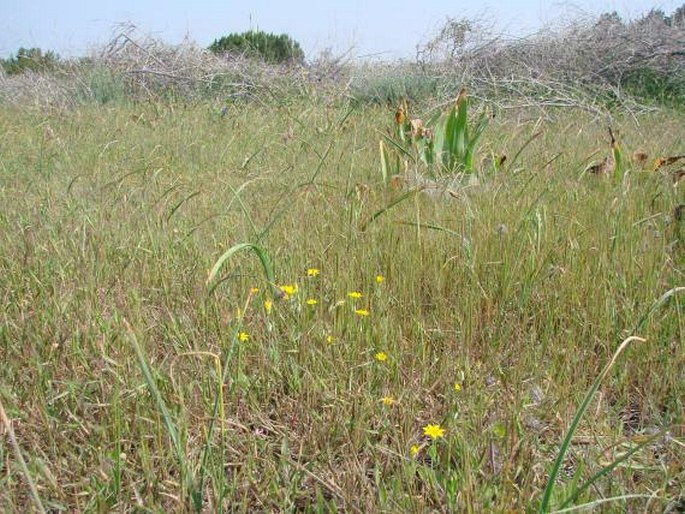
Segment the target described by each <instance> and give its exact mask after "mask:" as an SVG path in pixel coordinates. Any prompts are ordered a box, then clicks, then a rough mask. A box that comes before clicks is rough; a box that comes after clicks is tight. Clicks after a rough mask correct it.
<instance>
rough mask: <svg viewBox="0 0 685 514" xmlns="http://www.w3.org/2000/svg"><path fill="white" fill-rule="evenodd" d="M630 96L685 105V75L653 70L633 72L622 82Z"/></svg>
mask: <svg viewBox="0 0 685 514" xmlns="http://www.w3.org/2000/svg"><path fill="white" fill-rule="evenodd" d="M621 86H622V87H623V88H624V89H625V90H626V91H627V92H628V93H630V94H632V95H634V96H636V97H638V98H641V99H644V100H650V101H654V102H657V103H661V104H665V105H671V106H678V105H685V74H683V73H676V74H671V73H662V72H659V71H657V70H654V69H651V68H643V69H639V70H633V71H631V72H629V73H627V74H626V75H625V76H624V77H623V79H622V80H621Z"/></svg>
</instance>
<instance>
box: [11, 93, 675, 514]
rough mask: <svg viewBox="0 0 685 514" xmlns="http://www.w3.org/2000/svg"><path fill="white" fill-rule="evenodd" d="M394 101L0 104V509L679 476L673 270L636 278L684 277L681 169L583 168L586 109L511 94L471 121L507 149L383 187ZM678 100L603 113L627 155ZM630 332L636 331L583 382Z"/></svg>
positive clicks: (666, 486)
mask: <svg viewBox="0 0 685 514" xmlns="http://www.w3.org/2000/svg"><path fill="white" fill-rule="evenodd" d="M393 113H394V106H390V107H357V108H354V109H353V110H352V111H350V107H349V106H348V105H340V106H337V107H334V106H331V105H319V104H317V103H315V102H312V103H306V102H295V101H293V102H285V101H283V102H280V103H279V105H257V104H245V105H243V106H233V107H231V108H230V109H229V111H228V113H227V115H226V116H225V117H224V118H221V117H220V116H219V115H218V113H217V112H216V109H215V108H213V107H212V106H210V105H205V104H198V105H195V106H187V107H174V106H172V105H162V104H150V105H145V104H140V105H132V104H131V105H117V106H113V105H110V104H106V105H103V106H97V107H96V106H85V107H81V108H79V109H74V110H70V111H54V112H51V113H48V114H46V113H44V112H38V111H34V110H29V109H27V110H21V109H18V108H9V107H2V108H1V109H0V131H1V133H2V134H3V135H4V136H3V138H1V139H0V202H1V205H2V206H3V207H2V209H1V210H0V292H1V293H2V298H3V302H2V304H3V311H2V317H1V318H0V362H2V365H1V366H0V401H1V403H2V406H3V407H4V411H5V412H6V416H7V417H8V418H9V419H11V429H12V430H11V432H10V431H8V430H7V429H6V428H5V427H4V426H3V427H2V428H1V429H0V434H3V435H2V438H1V439H0V461H1V462H2V463H3V467H2V473H0V510H2V511H3V512H25V511H26V510H30V509H38V504H39V502H40V503H42V505H43V506H44V508H45V509H46V510H48V511H49V510H57V511H59V510H64V511H68V512H74V511H98V512H100V511H103V512H105V511H124V512H133V511H136V512H182V511H188V510H191V509H193V508H195V507H198V506H200V507H201V508H203V509H204V510H206V511H210V512H214V511H220V510H223V511H235V512H260V511H270V512H274V511H298V510H304V511H312V512H332V511H339V512H355V511H356V512H374V511H383V512H426V511H430V510H431V509H433V510H438V511H455V512H490V511H492V512H504V511H512V510H513V511H534V510H536V509H538V508H541V510H545V509H547V508H549V509H550V510H554V509H555V508H559V507H560V506H561V504H562V503H564V502H565V500H566V499H568V498H570V497H572V496H573V495H574V493H575V491H580V494H578V495H577V497H576V498H575V499H574V501H573V504H575V505H580V504H585V503H592V502H595V504H596V505H600V506H602V508H606V509H616V510H617V511H624V510H626V511H643V510H650V509H652V510H656V511H660V510H663V509H664V508H666V506H667V505H668V504H669V503H673V502H675V501H676V500H677V498H678V497H679V496H680V497H681V498H682V495H683V490H682V485H680V484H682V483H684V482H685V473H684V472H683V464H684V459H683V444H684V442H685V441H684V439H683V424H684V420H683V413H684V409H683V403H682V398H683V395H684V394H683V393H684V392H685V390H684V387H683V383H684V381H683V378H684V376H685V361H684V360H683V355H685V351H684V348H683V341H685V337H684V333H685V315H684V314H683V296H682V294H681V295H678V294H672V295H670V296H668V297H667V301H666V300H664V301H662V302H660V303H658V304H655V302H657V301H658V300H659V299H660V298H663V295H664V294H665V293H667V291H669V290H672V289H674V288H676V287H681V286H683V285H684V284H683V282H684V279H683V263H684V259H683V256H684V251H683V241H682V240H680V239H679V238H680V237H681V236H682V234H683V230H682V227H680V226H679V225H678V222H675V221H674V220H673V219H672V217H671V213H672V212H673V208H674V207H675V206H676V205H678V204H681V203H685V198H684V196H683V186H682V184H681V185H680V186H678V187H674V186H673V184H672V181H671V180H670V178H669V177H668V176H667V172H666V171H660V172H657V173H652V172H639V171H631V165H630V163H629V162H628V161H627V160H625V159H624V163H623V167H624V169H626V170H628V173H627V175H625V176H624V178H623V179H622V180H621V181H618V182H616V181H614V180H612V179H609V178H603V177H595V176H587V175H584V174H583V170H584V169H585V168H586V167H587V164H588V162H589V161H590V160H592V159H595V158H597V155H598V154H596V153H595V151H596V150H600V151H601V152H604V153H608V152H609V151H610V149H609V148H608V146H607V144H606V143H599V144H598V143H597V141H605V140H606V139H607V137H606V127H605V126H603V125H601V124H598V123H596V122H595V121H593V120H591V119H590V118H588V117H586V115H584V114H582V113H579V112H573V111H559V112H556V113H552V114H553V116H550V120H551V121H546V122H541V123H538V122H537V120H535V119H533V118H528V114H530V116H534V114H533V113H525V112H520V113H515V114H512V115H511V116H509V117H505V118H498V119H496V120H493V121H492V122H491V123H490V125H489V126H488V128H487V129H486V130H485V132H484V134H483V137H482V139H481V141H480V144H481V146H480V148H481V150H482V153H481V154H480V155H479V156H477V159H476V163H478V162H479V161H478V158H479V157H480V156H482V155H486V154H488V153H493V154H497V155H500V154H506V155H507V156H509V157H510V158H511V157H512V156H514V155H516V154H517V152H518V151H519V150H520V149H522V148H523V150H522V151H521V153H520V155H518V156H517V158H516V159H515V162H514V163H510V164H509V165H507V164H505V165H504V166H503V167H502V168H501V169H500V171H499V172H497V173H488V174H487V175H485V176H483V178H482V179H481V180H480V182H479V183H478V184H477V185H476V186H469V187H467V188H466V189H464V190H463V191H460V193H459V194H458V195H457V196H458V198H453V197H451V196H448V195H444V196H443V195H434V196H431V195H428V194H426V193H425V192H418V193H416V194H410V195H408V196H406V197H405V198H404V199H403V200H401V201H397V200H398V198H400V197H401V196H402V195H405V194H406V193H407V192H406V191H402V190H393V189H392V188H390V187H388V186H387V185H386V184H385V183H384V181H383V178H382V175H381V166H380V161H379V157H378V141H379V131H381V132H386V131H387V130H389V129H392V123H393ZM527 119H530V121H526V120H527ZM683 121H684V120H683V118H682V115H681V114H678V113H673V112H669V111H663V112H660V113H658V114H654V115H652V116H644V117H642V118H640V119H639V122H640V123H639V125H636V124H635V123H634V121H633V120H632V118H628V117H625V118H621V117H620V116H618V117H617V118H616V119H615V120H614V125H613V126H614V130H615V131H617V132H618V134H620V136H619V139H620V143H621V148H622V151H623V153H624V156H628V155H630V154H631V153H632V151H633V150H636V149H641V150H645V151H647V152H648V153H649V154H650V156H653V157H657V156H664V155H677V154H679V153H683V141H684V138H685V131H684V130H683V126H685V124H684V123H683ZM48 127H49V128H48ZM538 130H542V135H540V136H539V137H534V138H533V137H532V136H533V135H534V134H535V133H536V132H537V131H538ZM601 156H602V157H603V154H602V155H601ZM379 213H382V215H381V214H379ZM680 223H682V221H681V222H680ZM238 250H253V251H238ZM222 256H223V260H221V259H222ZM215 265H216V266H215ZM308 268H317V269H320V274H319V275H318V276H308V275H307V273H306V271H307V269H308ZM210 272H211V277H210ZM272 274H273V277H274V278H273V279H272V278H270V277H271V276H272ZM379 275H380V276H382V277H383V280H382V281H381V282H380V283H379V282H378V280H377V278H376V277H377V276H379ZM209 278H211V280H208V279H209ZM272 282H273V283H272ZM282 285H297V286H298V290H297V292H296V294H294V295H291V296H290V297H282V296H283V294H282V293H279V291H280V289H279V287H280V286H282ZM253 288H255V289H258V291H254V290H253ZM352 291H359V292H361V293H362V295H363V296H362V297H361V298H359V299H354V298H351V297H349V296H348V293H349V292H352ZM274 293H275V294H274ZM307 299H314V300H316V301H317V303H316V304H315V305H308V304H307V303H306V300H307ZM343 300H344V303H342V301H343ZM265 302H272V304H268V305H269V306H270V310H269V311H267V309H266V308H265ZM655 305H657V307H654V306H655ZM360 309H364V310H367V311H368V312H369V315H368V316H363V315H360V314H358V313H356V312H355V311H357V310H360ZM239 332H244V333H245V334H247V335H248V336H249V339H248V340H247V341H243V342H240V340H239V337H238V334H239ZM328 336H332V340H331V341H330V342H329V337H328ZM631 336H637V337H641V338H644V339H646V342H644V343H642V342H640V343H636V344H633V345H631V346H629V347H628V348H627V349H626V350H625V351H624V352H623V354H622V355H621V356H620V357H619V358H618V359H617V361H616V362H615V364H614V365H613V367H611V368H610V370H608V371H607V374H606V376H604V377H603V380H602V381H601V384H600V383H599V382H596V380H597V379H598V377H599V376H600V374H601V373H602V370H603V369H604V368H605V366H606V364H607V362H609V361H610V360H611V358H612V356H613V355H614V353H615V352H616V350H617V348H618V346H619V345H620V343H621V341H623V340H625V339H626V338H628V337H631ZM379 352H384V353H385V354H387V356H388V359H387V360H385V361H379V360H378V359H377V358H376V357H375V356H376V354H377V353H379ZM455 384H459V386H460V390H459V391H456V390H455ZM593 384H594V385H596V386H597V390H596V393H595V394H594V397H593V399H592V401H591V402H590V403H589V404H587V405H585V404H584V405H583V408H587V411H585V415H584V416H583V417H582V419H581V418H580V416H579V417H578V418H577V419H576V420H574V416H575V414H576V412H578V408H579V406H580V405H581V403H583V399H584V398H586V393H587V391H588V390H590V388H591V387H593ZM384 397H389V398H392V399H393V400H394V403H392V405H385V404H384V403H383V401H382V399H383V398H384ZM582 412H583V411H581V413H582ZM572 421H577V425H576V424H574V426H573V428H574V430H573V431H572V436H573V437H570V438H569V439H568V440H567V441H564V436H565V435H566V434H567V433H569V427H570V425H571V423H572ZM429 424H439V425H440V426H441V427H442V428H444V430H445V435H444V437H442V438H438V439H436V440H435V441H429V440H427V439H426V438H425V436H424V435H423V427H425V426H426V425H429ZM659 430H665V431H668V433H669V436H668V437H666V438H665V439H664V438H657V439H656V440H655V442H654V443H653V444H649V445H646V446H645V447H644V448H643V449H640V450H639V451H636V452H635V453H633V454H632V455H630V456H629V457H628V458H624V459H623V460H622V461H621V462H620V463H619V464H618V465H616V466H615V467H614V468H613V469H611V471H609V472H606V473H603V474H602V473H601V470H602V469H603V468H605V467H606V466H607V465H610V463H611V462H612V461H616V460H617V459H620V458H621V457H622V456H623V455H625V454H626V452H630V451H631V450H632V449H634V448H635V447H636V446H638V445H640V444H642V443H643V442H644V441H645V438H646V437H649V436H650V434H652V433H653V432H658V431H659ZM5 434H7V435H5ZM10 435H11V437H9V436H10ZM562 442H565V443H566V442H567V443H568V447H567V448H566V449H565V458H563V459H561V460H560V464H559V466H554V464H555V460H556V459H557V456H558V455H559V454H560V447H561V445H562ZM15 443H16V444H15ZM413 446H415V448H414V449H415V450H416V449H418V453H416V455H412V447H413ZM18 451H19V452H20V453H21V457H22V458H19V456H18V455H17V452H18ZM22 459H23V461H25V467H24V465H23V464H22ZM553 466H554V467H553ZM551 472H552V473H553V474H556V482H555V484H554V487H551V488H547V490H548V491H549V493H547V494H548V496H545V503H544V504H542V503H541V502H542V501H543V495H545V488H546V485H547V478H548V476H549V474H550V473H551ZM598 473H600V475H599V476H598V477H597V475H598ZM595 477H597V478H596V480H595V481H594V483H593V485H592V487H589V488H585V489H582V487H583V484H584V483H586V482H587V481H588V480H590V479H593V480H594V479H595ZM32 488H33V489H32ZM36 496H37V497H38V500H37V499H36ZM610 499H611V500H610ZM681 501H682V500H681ZM547 502H548V503H547ZM567 506H568V505H567Z"/></svg>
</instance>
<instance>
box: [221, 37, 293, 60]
mask: <svg viewBox="0 0 685 514" xmlns="http://www.w3.org/2000/svg"><path fill="white" fill-rule="evenodd" d="M209 50H210V51H211V52H212V53H214V54H218V55H222V54H233V55H245V56H247V57H248V58H252V59H261V60H263V61H264V62H267V63H269V64H283V63H302V62H304V52H303V51H302V48H301V47H300V44H299V43H298V42H297V41H295V40H294V39H292V38H291V37H290V36H288V35H287V34H281V35H275V34H271V33H266V32H263V31H254V30H250V31H248V32H243V33H241V34H236V33H234V34H229V35H228V36H224V37H222V38H220V39H216V40H215V41H214V42H213V43H212V44H211V45H209Z"/></svg>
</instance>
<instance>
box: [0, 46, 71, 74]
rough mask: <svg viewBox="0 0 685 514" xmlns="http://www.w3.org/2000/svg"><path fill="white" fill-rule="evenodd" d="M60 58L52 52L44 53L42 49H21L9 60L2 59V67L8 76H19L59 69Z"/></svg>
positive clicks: (0, 61) (0, 64)
mask: <svg viewBox="0 0 685 514" xmlns="http://www.w3.org/2000/svg"><path fill="white" fill-rule="evenodd" d="M59 61H60V59H59V56H58V55H57V54H56V53H55V52H52V51H50V50H48V51H47V52H43V50H41V49H40V48H20V49H19V50H18V51H17V54H16V55H14V56H12V57H10V58H9V59H0V66H2V67H3V68H4V69H5V73H7V74H8V75H18V74H19V73H24V72H25V71H48V70H52V69H54V68H56V67H57V65H58V64H59Z"/></svg>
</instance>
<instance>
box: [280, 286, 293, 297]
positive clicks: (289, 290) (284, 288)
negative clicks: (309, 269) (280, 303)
mask: <svg viewBox="0 0 685 514" xmlns="http://www.w3.org/2000/svg"><path fill="white" fill-rule="evenodd" d="M280 290H281V291H283V295H284V297H285V298H286V299H288V298H290V297H291V296H292V295H294V294H295V293H297V286H296V285H284V286H281V287H280Z"/></svg>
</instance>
